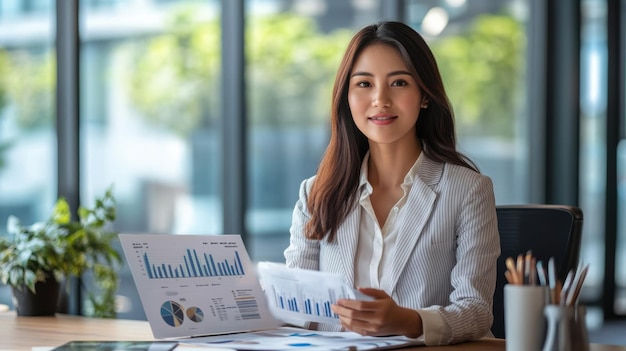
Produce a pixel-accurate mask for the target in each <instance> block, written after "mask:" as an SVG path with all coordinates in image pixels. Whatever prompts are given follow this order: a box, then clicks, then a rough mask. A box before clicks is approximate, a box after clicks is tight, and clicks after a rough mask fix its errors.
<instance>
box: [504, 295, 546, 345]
mask: <svg viewBox="0 0 626 351" xmlns="http://www.w3.org/2000/svg"><path fill="white" fill-rule="evenodd" d="M547 302H548V288H547V287H544V286H538V285H537V286H532V285H513V284H507V285H505V286H504V333H505V338H506V350H507V351H532V350H541V349H542V346H543V342H544V338H545V333H546V320H545V316H544V314H543V309H544V307H545V306H546V304H547Z"/></svg>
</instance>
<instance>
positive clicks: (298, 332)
mask: <svg viewBox="0 0 626 351" xmlns="http://www.w3.org/2000/svg"><path fill="white" fill-rule="evenodd" d="M184 343H185V344H200V345H205V346H218V347H219V346H222V347H230V348H234V349H237V350H266V351H267V350H272V351H274V350H275V351H291V350H305V351H361V350H387V349H395V348H400V347H406V346H409V345H423V344H424V341H423V339H421V338H419V339H409V338H406V337H403V336H384V337H374V336H362V335H359V334H357V333H351V332H321V331H310V330H303V329H299V328H286V327H285V328H277V329H273V330H266V331H258V332H248V333H239V334H231V335H220V336H209V337H200V338H194V339H191V340H187V341H185V342H184Z"/></svg>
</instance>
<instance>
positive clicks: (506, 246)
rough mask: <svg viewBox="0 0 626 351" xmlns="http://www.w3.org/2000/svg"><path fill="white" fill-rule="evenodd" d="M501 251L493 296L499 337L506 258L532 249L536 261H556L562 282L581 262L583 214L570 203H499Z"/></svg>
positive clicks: (501, 336)
mask: <svg viewBox="0 0 626 351" xmlns="http://www.w3.org/2000/svg"><path fill="white" fill-rule="evenodd" d="M496 213H497V216H498V230H499V232H500V247H501V254H500V257H499V258H498V269H497V270H498V276H497V278H496V290H495V293H494V298H493V325H492V327H491V331H492V333H493V334H494V336H495V337H496V338H504V337H505V335H504V285H505V284H506V283H507V281H506V278H505V277H504V272H505V271H506V264H505V262H504V261H505V260H506V258H507V257H513V258H517V255H519V254H525V253H526V252H527V251H528V250H532V253H533V256H534V257H536V258H537V261H539V260H541V261H543V263H544V266H547V263H548V259H549V258H550V257H554V263H555V266H556V268H557V271H558V277H559V279H561V281H563V280H565V277H566V276H567V272H568V271H569V270H571V269H575V268H576V266H577V265H578V258H579V254H580V242H581V235H582V225H583V213H582V210H581V209H580V208H578V207H575V206H567V205H509V206H496Z"/></svg>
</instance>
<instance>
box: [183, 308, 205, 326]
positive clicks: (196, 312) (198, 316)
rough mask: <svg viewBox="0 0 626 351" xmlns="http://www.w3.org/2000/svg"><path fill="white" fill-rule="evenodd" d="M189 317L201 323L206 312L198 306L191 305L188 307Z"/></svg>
mask: <svg viewBox="0 0 626 351" xmlns="http://www.w3.org/2000/svg"><path fill="white" fill-rule="evenodd" d="M187 318H189V319H191V320H192V321H194V322H196V323H200V322H202V319H204V312H202V310H201V309H200V308H198V307H189V308H188V309H187Z"/></svg>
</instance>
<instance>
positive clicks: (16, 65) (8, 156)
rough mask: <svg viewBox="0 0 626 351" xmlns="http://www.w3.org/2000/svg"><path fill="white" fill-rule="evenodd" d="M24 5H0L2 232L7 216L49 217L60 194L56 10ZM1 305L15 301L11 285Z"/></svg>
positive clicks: (0, 296)
mask: <svg viewBox="0 0 626 351" xmlns="http://www.w3.org/2000/svg"><path fill="white" fill-rule="evenodd" d="M21 5H23V4H21V2H20V1H2V2H1V4H0V236H2V235H6V234H7V233H6V223H7V218H8V216H9V215H14V216H16V217H17V218H18V219H19V220H20V222H21V223H23V224H26V225H29V224H32V223H34V222H37V221H41V220H44V219H46V218H47V217H48V215H49V214H50V211H51V210H52V206H53V204H54V200H55V198H56V195H57V193H56V164H57V151H56V150H57V147H56V143H57V140H56V133H55V129H54V126H55V120H54V118H55V117H54V116H55V109H54V106H55V104H54V97H55V86H56V78H55V77H56V76H55V73H54V72H55V65H56V58H55V52H54V46H53V45H54V42H53V39H54V25H53V23H54V22H53V12H51V9H50V8H49V7H43V8H42V7H38V10H37V11H31V10H30V9H29V8H27V7H23V6H21ZM5 15H6V16H5ZM0 304H8V305H10V304H11V294H10V291H9V289H8V288H7V287H2V288H0Z"/></svg>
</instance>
